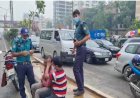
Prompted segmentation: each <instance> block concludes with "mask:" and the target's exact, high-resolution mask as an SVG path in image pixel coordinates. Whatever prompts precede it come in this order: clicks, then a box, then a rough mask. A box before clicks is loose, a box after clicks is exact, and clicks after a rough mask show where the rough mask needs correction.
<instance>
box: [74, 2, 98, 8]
mask: <svg viewBox="0 0 140 98" xmlns="http://www.w3.org/2000/svg"><path fill="white" fill-rule="evenodd" d="M73 5H74V6H73V7H74V8H73V9H79V10H81V9H84V8H93V7H96V6H97V5H98V1H92V0H91V1H74V2H73Z"/></svg>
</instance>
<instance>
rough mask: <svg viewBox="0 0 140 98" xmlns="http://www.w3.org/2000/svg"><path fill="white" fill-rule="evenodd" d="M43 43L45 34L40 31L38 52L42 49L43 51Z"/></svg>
mask: <svg viewBox="0 0 140 98" xmlns="http://www.w3.org/2000/svg"><path fill="white" fill-rule="evenodd" d="M44 43H45V32H44V31H41V34H40V43H39V47H40V52H42V49H44Z"/></svg>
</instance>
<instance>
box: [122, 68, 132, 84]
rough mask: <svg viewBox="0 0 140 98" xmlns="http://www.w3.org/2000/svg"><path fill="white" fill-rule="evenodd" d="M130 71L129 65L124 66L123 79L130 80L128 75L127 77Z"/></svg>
mask: <svg viewBox="0 0 140 98" xmlns="http://www.w3.org/2000/svg"><path fill="white" fill-rule="evenodd" d="M130 73H131V67H130V66H126V67H125V68H124V71H123V76H124V78H125V80H127V81H130V77H129V76H130V75H131V74H130Z"/></svg>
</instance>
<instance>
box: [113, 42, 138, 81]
mask: <svg viewBox="0 0 140 98" xmlns="http://www.w3.org/2000/svg"><path fill="white" fill-rule="evenodd" d="M136 54H140V43H126V44H125V45H124V46H123V47H122V49H121V50H120V51H119V52H118V53H117V54H116V62H115V67H114V68H115V70H117V71H118V72H120V73H122V74H123V76H124V78H125V79H126V80H129V76H130V74H129V71H130V70H131V68H130V66H128V63H129V62H130V61H131V60H132V58H133V57H134V56H135V55H136Z"/></svg>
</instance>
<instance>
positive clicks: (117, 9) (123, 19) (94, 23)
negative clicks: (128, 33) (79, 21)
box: [83, 1, 136, 30]
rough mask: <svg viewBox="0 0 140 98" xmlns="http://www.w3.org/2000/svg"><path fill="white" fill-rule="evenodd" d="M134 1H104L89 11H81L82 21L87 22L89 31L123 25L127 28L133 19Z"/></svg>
mask: <svg viewBox="0 0 140 98" xmlns="http://www.w3.org/2000/svg"><path fill="white" fill-rule="evenodd" d="M135 3H136V2H135V1H109V2H108V4H106V2H104V1H100V2H98V5H97V6H96V7H94V8H91V9H85V10H83V20H84V21H85V22H87V24H88V27H89V28H90V29H108V30H111V29H113V28H118V24H123V25H124V27H125V28H128V27H129V26H130V25H131V24H132V20H133V19H134V18H135Z"/></svg>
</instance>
